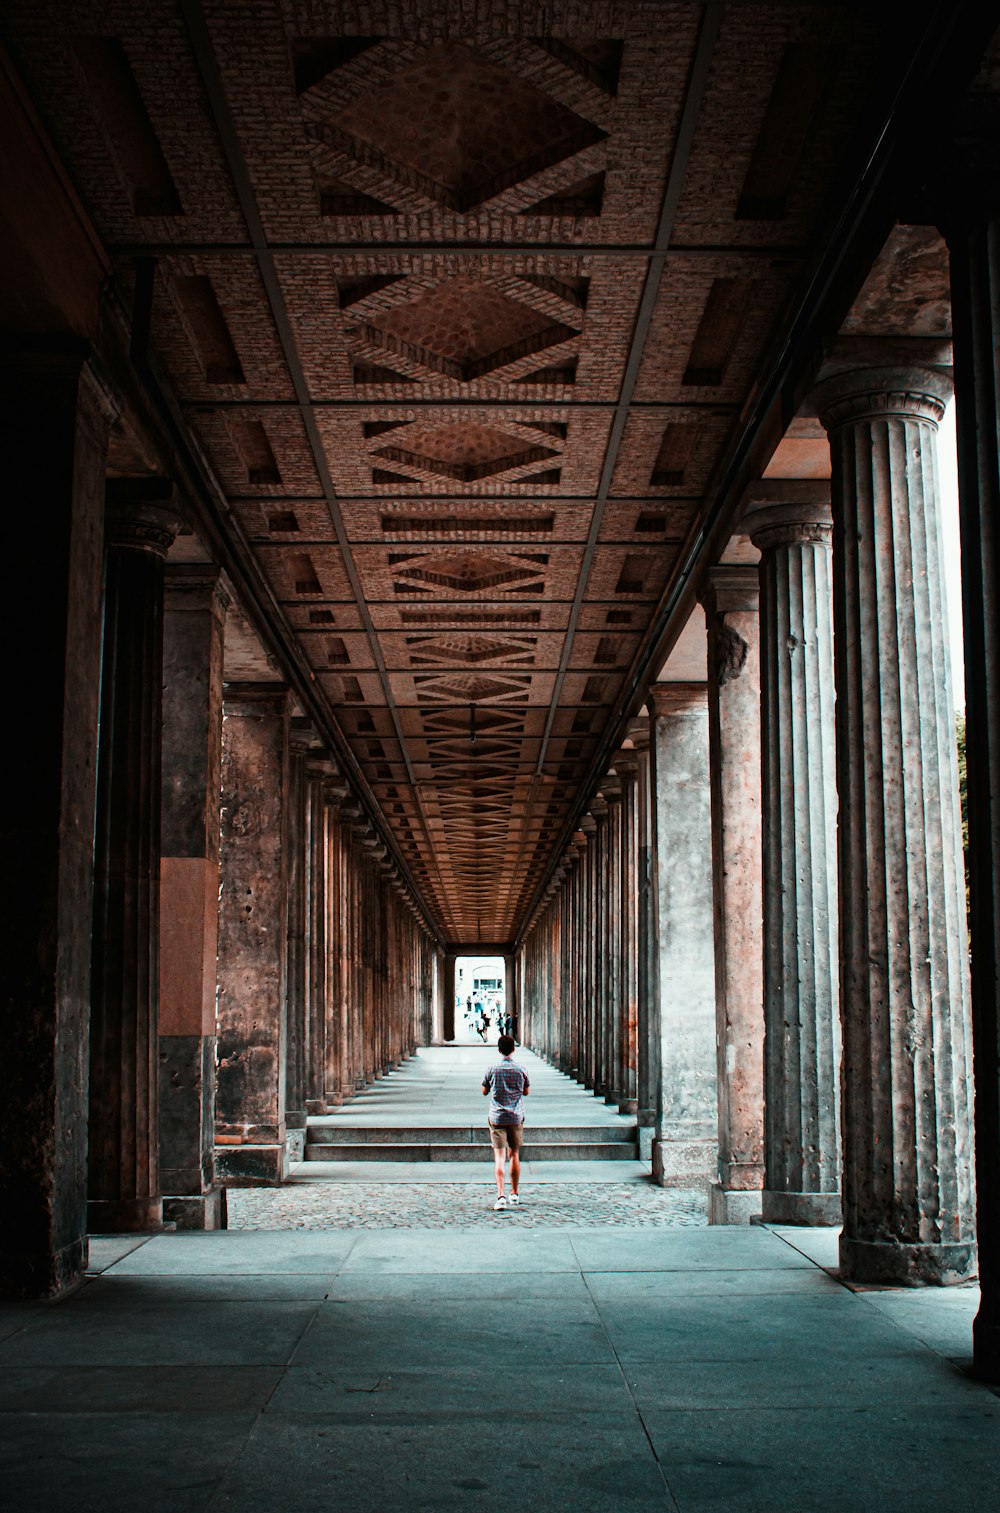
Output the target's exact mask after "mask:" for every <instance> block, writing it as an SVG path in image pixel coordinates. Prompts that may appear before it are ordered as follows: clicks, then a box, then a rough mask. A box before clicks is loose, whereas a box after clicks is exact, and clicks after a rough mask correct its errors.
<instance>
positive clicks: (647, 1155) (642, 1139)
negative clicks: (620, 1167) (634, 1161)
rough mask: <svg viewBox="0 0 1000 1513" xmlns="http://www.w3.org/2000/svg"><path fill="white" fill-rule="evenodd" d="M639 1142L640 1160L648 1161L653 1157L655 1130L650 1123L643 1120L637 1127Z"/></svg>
mask: <svg viewBox="0 0 1000 1513" xmlns="http://www.w3.org/2000/svg"><path fill="white" fill-rule="evenodd" d="M636 1136H637V1144H638V1146H639V1160H640V1161H645V1162H647V1163H649V1162H651V1161H652V1159H653V1131H652V1129H651V1128H650V1126H649V1125H648V1124H642V1123H641V1122H640V1123H639V1124H638V1125H637V1127H636Z"/></svg>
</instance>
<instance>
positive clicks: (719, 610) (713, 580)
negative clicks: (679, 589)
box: [698, 562, 760, 615]
mask: <svg viewBox="0 0 1000 1513" xmlns="http://www.w3.org/2000/svg"><path fill="white" fill-rule="evenodd" d="M698 598H699V600H700V602H701V604H702V605H703V606H704V608H705V612H706V613H707V614H709V615H728V614H731V613H734V612H739V611H743V612H746V613H754V612H756V610H757V608H758V605H759V602H760V580H759V575H758V572H757V568H756V567H755V566H754V565H753V564H750V563H746V562H733V563H729V562H722V563H719V565H718V566H717V567H710V568H709V570H708V572H707V573H706V574H705V577H704V578H703V579H702V584H701V589H700V591H699V593H698Z"/></svg>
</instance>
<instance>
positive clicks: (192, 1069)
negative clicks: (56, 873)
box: [159, 563, 229, 1229]
mask: <svg viewBox="0 0 1000 1513" xmlns="http://www.w3.org/2000/svg"><path fill="white" fill-rule="evenodd" d="M228 604H229V594H228V592H227V590H226V587H225V585H224V584H223V581H222V575H221V572H220V570H219V569H218V568H215V567H212V566H211V565H204V564H200V563H199V564H198V565H192V566H188V565H186V564H183V565H177V566H168V567H167V573H166V597H165V601H164V622H163V785H162V797H161V810H160V812H161V840H160V853H161V854H160V1084H159V1092H160V1177H161V1182H162V1186H163V1193H164V1198H163V1217H164V1219H165V1220H166V1221H167V1222H169V1223H174V1224H176V1225H177V1227H178V1228H179V1229H218V1228H220V1227H221V1226H222V1225H223V1224H224V1222H225V1208H224V1190H223V1189H222V1188H221V1187H220V1186H219V1185H218V1184H217V1183H216V1181H215V1177H214V1171H213V1163H212V1152H213V1146H214V1141H215V1046H216V1039H215V991H216V955H217V951H218V936H219V825H220V785H221V769H222V653H223V638H224V632H225V619H226V609H227V607H228Z"/></svg>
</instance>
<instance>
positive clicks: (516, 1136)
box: [490, 1124, 524, 1154]
mask: <svg viewBox="0 0 1000 1513" xmlns="http://www.w3.org/2000/svg"><path fill="white" fill-rule="evenodd" d="M523 1134H524V1125H523V1124H491V1125H490V1144H491V1145H492V1147H493V1149H494V1150H495V1151H506V1150H509V1151H513V1152H514V1153H515V1154H517V1153H518V1152H519V1151H520V1149H521V1138H522V1136H523Z"/></svg>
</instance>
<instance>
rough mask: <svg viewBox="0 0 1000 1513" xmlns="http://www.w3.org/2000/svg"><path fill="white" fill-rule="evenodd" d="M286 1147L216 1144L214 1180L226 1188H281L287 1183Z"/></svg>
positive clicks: (282, 1145) (283, 1145) (284, 1145)
mask: <svg viewBox="0 0 1000 1513" xmlns="http://www.w3.org/2000/svg"><path fill="white" fill-rule="evenodd" d="M288 1173H289V1165H288V1146H287V1145H286V1144H285V1143H284V1142H282V1144H281V1145H219V1146H216V1149H215V1176H216V1181H218V1182H220V1183H222V1184H225V1185H227V1186H229V1187H280V1186H281V1184H282V1182H286V1181H287V1180H288Z"/></svg>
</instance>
